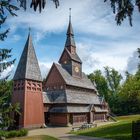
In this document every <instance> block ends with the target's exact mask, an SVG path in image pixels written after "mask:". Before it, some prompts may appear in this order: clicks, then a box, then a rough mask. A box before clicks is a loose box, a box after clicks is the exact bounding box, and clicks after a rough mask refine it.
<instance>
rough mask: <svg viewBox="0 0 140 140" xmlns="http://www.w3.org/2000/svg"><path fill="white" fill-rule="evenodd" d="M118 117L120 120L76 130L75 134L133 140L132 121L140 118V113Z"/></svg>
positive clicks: (114, 139) (116, 139)
mask: <svg viewBox="0 0 140 140" xmlns="http://www.w3.org/2000/svg"><path fill="white" fill-rule="evenodd" d="M116 119H117V120H118V122H115V123H112V124H107V125H104V126H99V127H97V128H92V129H89V130H86V131H78V132H75V134H78V135H84V136H91V137H102V138H110V139H113V140H131V135H132V133H131V132H132V121H134V120H138V119H140V115H130V116H122V117H116Z"/></svg>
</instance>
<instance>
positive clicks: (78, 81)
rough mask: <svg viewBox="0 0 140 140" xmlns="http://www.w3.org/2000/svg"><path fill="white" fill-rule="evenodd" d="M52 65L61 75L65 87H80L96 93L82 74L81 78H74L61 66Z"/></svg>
mask: <svg viewBox="0 0 140 140" xmlns="http://www.w3.org/2000/svg"><path fill="white" fill-rule="evenodd" d="M54 65H55V67H56V68H57V70H58V71H59V73H60V74H61V76H62V78H63V79H64V81H65V82H66V84H67V85H72V86H76V87H82V88H87V89H94V90H95V91H96V88H95V87H94V85H93V84H92V82H91V81H90V80H89V79H88V78H87V76H86V75H85V74H84V73H82V77H81V78H76V77H73V76H71V75H70V74H69V73H68V72H67V71H66V70H65V69H64V68H63V67H62V66H61V65H59V64H56V63H54Z"/></svg>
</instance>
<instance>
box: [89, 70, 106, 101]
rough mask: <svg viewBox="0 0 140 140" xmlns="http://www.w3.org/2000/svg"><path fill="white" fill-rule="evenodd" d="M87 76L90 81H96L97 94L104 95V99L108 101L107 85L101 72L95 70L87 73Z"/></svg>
mask: <svg viewBox="0 0 140 140" xmlns="http://www.w3.org/2000/svg"><path fill="white" fill-rule="evenodd" d="M88 78H89V79H90V80H91V81H92V83H96V88H97V90H98V93H99V95H100V96H102V97H105V99H106V101H108V85H107V81H106V79H105V77H104V76H103V75H102V72H101V71H100V70H96V71H94V72H93V73H91V74H89V75H88Z"/></svg>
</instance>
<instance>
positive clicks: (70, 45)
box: [65, 8, 76, 54]
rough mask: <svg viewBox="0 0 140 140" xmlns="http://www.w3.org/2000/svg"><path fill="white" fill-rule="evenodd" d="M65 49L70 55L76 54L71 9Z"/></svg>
mask: <svg viewBox="0 0 140 140" xmlns="http://www.w3.org/2000/svg"><path fill="white" fill-rule="evenodd" d="M65 47H66V48H67V49H68V50H69V51H70V53H72V54H75V52H76V45H75V40H74V33H73V28H72V24H71V8H70V15H69V25H68V29H67V39H66V43H65Z"/></svg>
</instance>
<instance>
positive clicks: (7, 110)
mask: <svg viewBox="0 0 140 140" xmlns="http://www.w3.org/2000/svg"><path fill="white" fill-rule="evenodd" d="M12 85H13V82H12V81H0V128H2V129H3V128H5V127H7V128H8V127H9V126H11V125H12V124H13V123H14V120H13V119H12V118H11V117H10V114H11V113H12V112H13V111H14V112H16V113H18V114H20V113H19V110H20V108H19V104H18V103H17V104H14V105H11V94H12V88H13V87H12Z"/></svg>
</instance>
